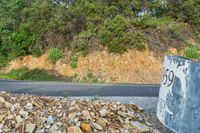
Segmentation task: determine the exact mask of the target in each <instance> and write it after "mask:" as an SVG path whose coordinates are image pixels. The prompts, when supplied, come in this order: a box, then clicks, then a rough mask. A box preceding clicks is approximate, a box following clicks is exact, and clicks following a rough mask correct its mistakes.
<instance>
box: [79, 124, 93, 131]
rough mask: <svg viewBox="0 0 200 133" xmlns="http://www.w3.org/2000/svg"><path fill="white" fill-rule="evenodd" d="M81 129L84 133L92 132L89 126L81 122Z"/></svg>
mask: <svg viewBox="0 0 200 133" xmlns="http://www.w3.org/2000/svg"><path fill="white" fill-rule="evenodd" d="M81 129H82V130H83V131H84V132H85V133H91V132H92V128H91V126H90V124H88V123H85V122H82V123H81Z"/></svg>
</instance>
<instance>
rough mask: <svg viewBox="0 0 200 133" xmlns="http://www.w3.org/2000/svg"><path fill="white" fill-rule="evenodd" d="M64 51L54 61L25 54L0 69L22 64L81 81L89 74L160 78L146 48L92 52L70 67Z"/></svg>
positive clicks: (158, 64)
mask: <svg viewBox="0 0 200 133" xmlns="http://www.w3.org/2000/svg"><path fill="white" fill-rule="evenodd" d="M67 53H68V54H69V53H70V51H68V52H66V56H64V57H63V58H62V59H60V60H58V61H57V62H56V63H55V64H52V63H51V62H50V61H49V58H48V53H46V54H44V55H42V56H41V57H38V58H36V57H33V56H31V55H29V56H25V57H23V58H21V59H16V60H13V61H11V62H10V63H9V64H8V65H7V67H6V68H4V70H3V71H4V72H9V71H11V70H13V69H19V68H22V67H27V68H29V69H35V68H38V69H43V70H53V71H55V72H56V73H58V74H60V75H62V76H67V77H71V78H73V79H74V80H76V81H83V82H84V79H85V78H87V76H88V75H93V76H95V78H97V79H98V81H100V82H106V83H159V81H160V74H161V68H162V60H161V59H160V58H158V57H156V56H155V54H154V53H153V52H150V51H149V50H146V51H142V52H141V51H137V50H128V52H126V53H124V54H122V55H119V54H111V53H108V52H106V51H94V52H91V53H89V54H88V55H87V56H86V57H82V56H79V58H78V62H77V68H71V66H70V58H69V56H67ZM85 80H86V79H85ZM86 82H87V81H86Z"/></svg>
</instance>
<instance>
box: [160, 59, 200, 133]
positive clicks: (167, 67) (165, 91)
mask: <svg viewBox="0 0 200 133" xmlns="http://www.w3.org/2000/svg"><path fill="white" fill-rule="evenodd" d="M199 81H200V62H194V61H191V60H189V59H187V58H184V57H180V56H171V55H168V56H165V60H164V71H163V77H162V80H161V87H160V92H159V100H158V107H157V117H158V119H159V120H160V121H161V122H162V123H163V124H165V125H166V126H167V127H169V128H171V129H172V130H174V131H175V132H178V133H200V88H199V87H200V82H199Z"/></svg>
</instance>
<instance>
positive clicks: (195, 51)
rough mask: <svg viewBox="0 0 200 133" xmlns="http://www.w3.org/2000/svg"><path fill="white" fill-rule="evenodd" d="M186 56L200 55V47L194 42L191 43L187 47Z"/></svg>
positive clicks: (194, 56) (195, 56)
mask: <svg viewBox="0 0 200 133" xmlns="http://www.w3.org/2000/svg"><path fill="white" fill-rule="evenodd" d="M185 56H186V57H188V58H198V57H200V53H199V47H198V46H197V45H194V44H189V45H188V46H187V47H186V49H185Z"/></svg>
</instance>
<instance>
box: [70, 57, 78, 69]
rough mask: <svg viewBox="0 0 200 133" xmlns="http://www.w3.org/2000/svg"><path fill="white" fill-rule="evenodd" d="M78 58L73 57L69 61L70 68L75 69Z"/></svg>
mask: <svg viewBox="0 0 200 133" xmlns="http://www.w3.org/2000/svg"><path fill="white" fill-rule="evenodd" d="M77 62H78V57H77V56H76V55H74V56H73V57H72V59H71V62H70V66H71V68H77V65H78V64H77Z"/></svg>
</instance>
